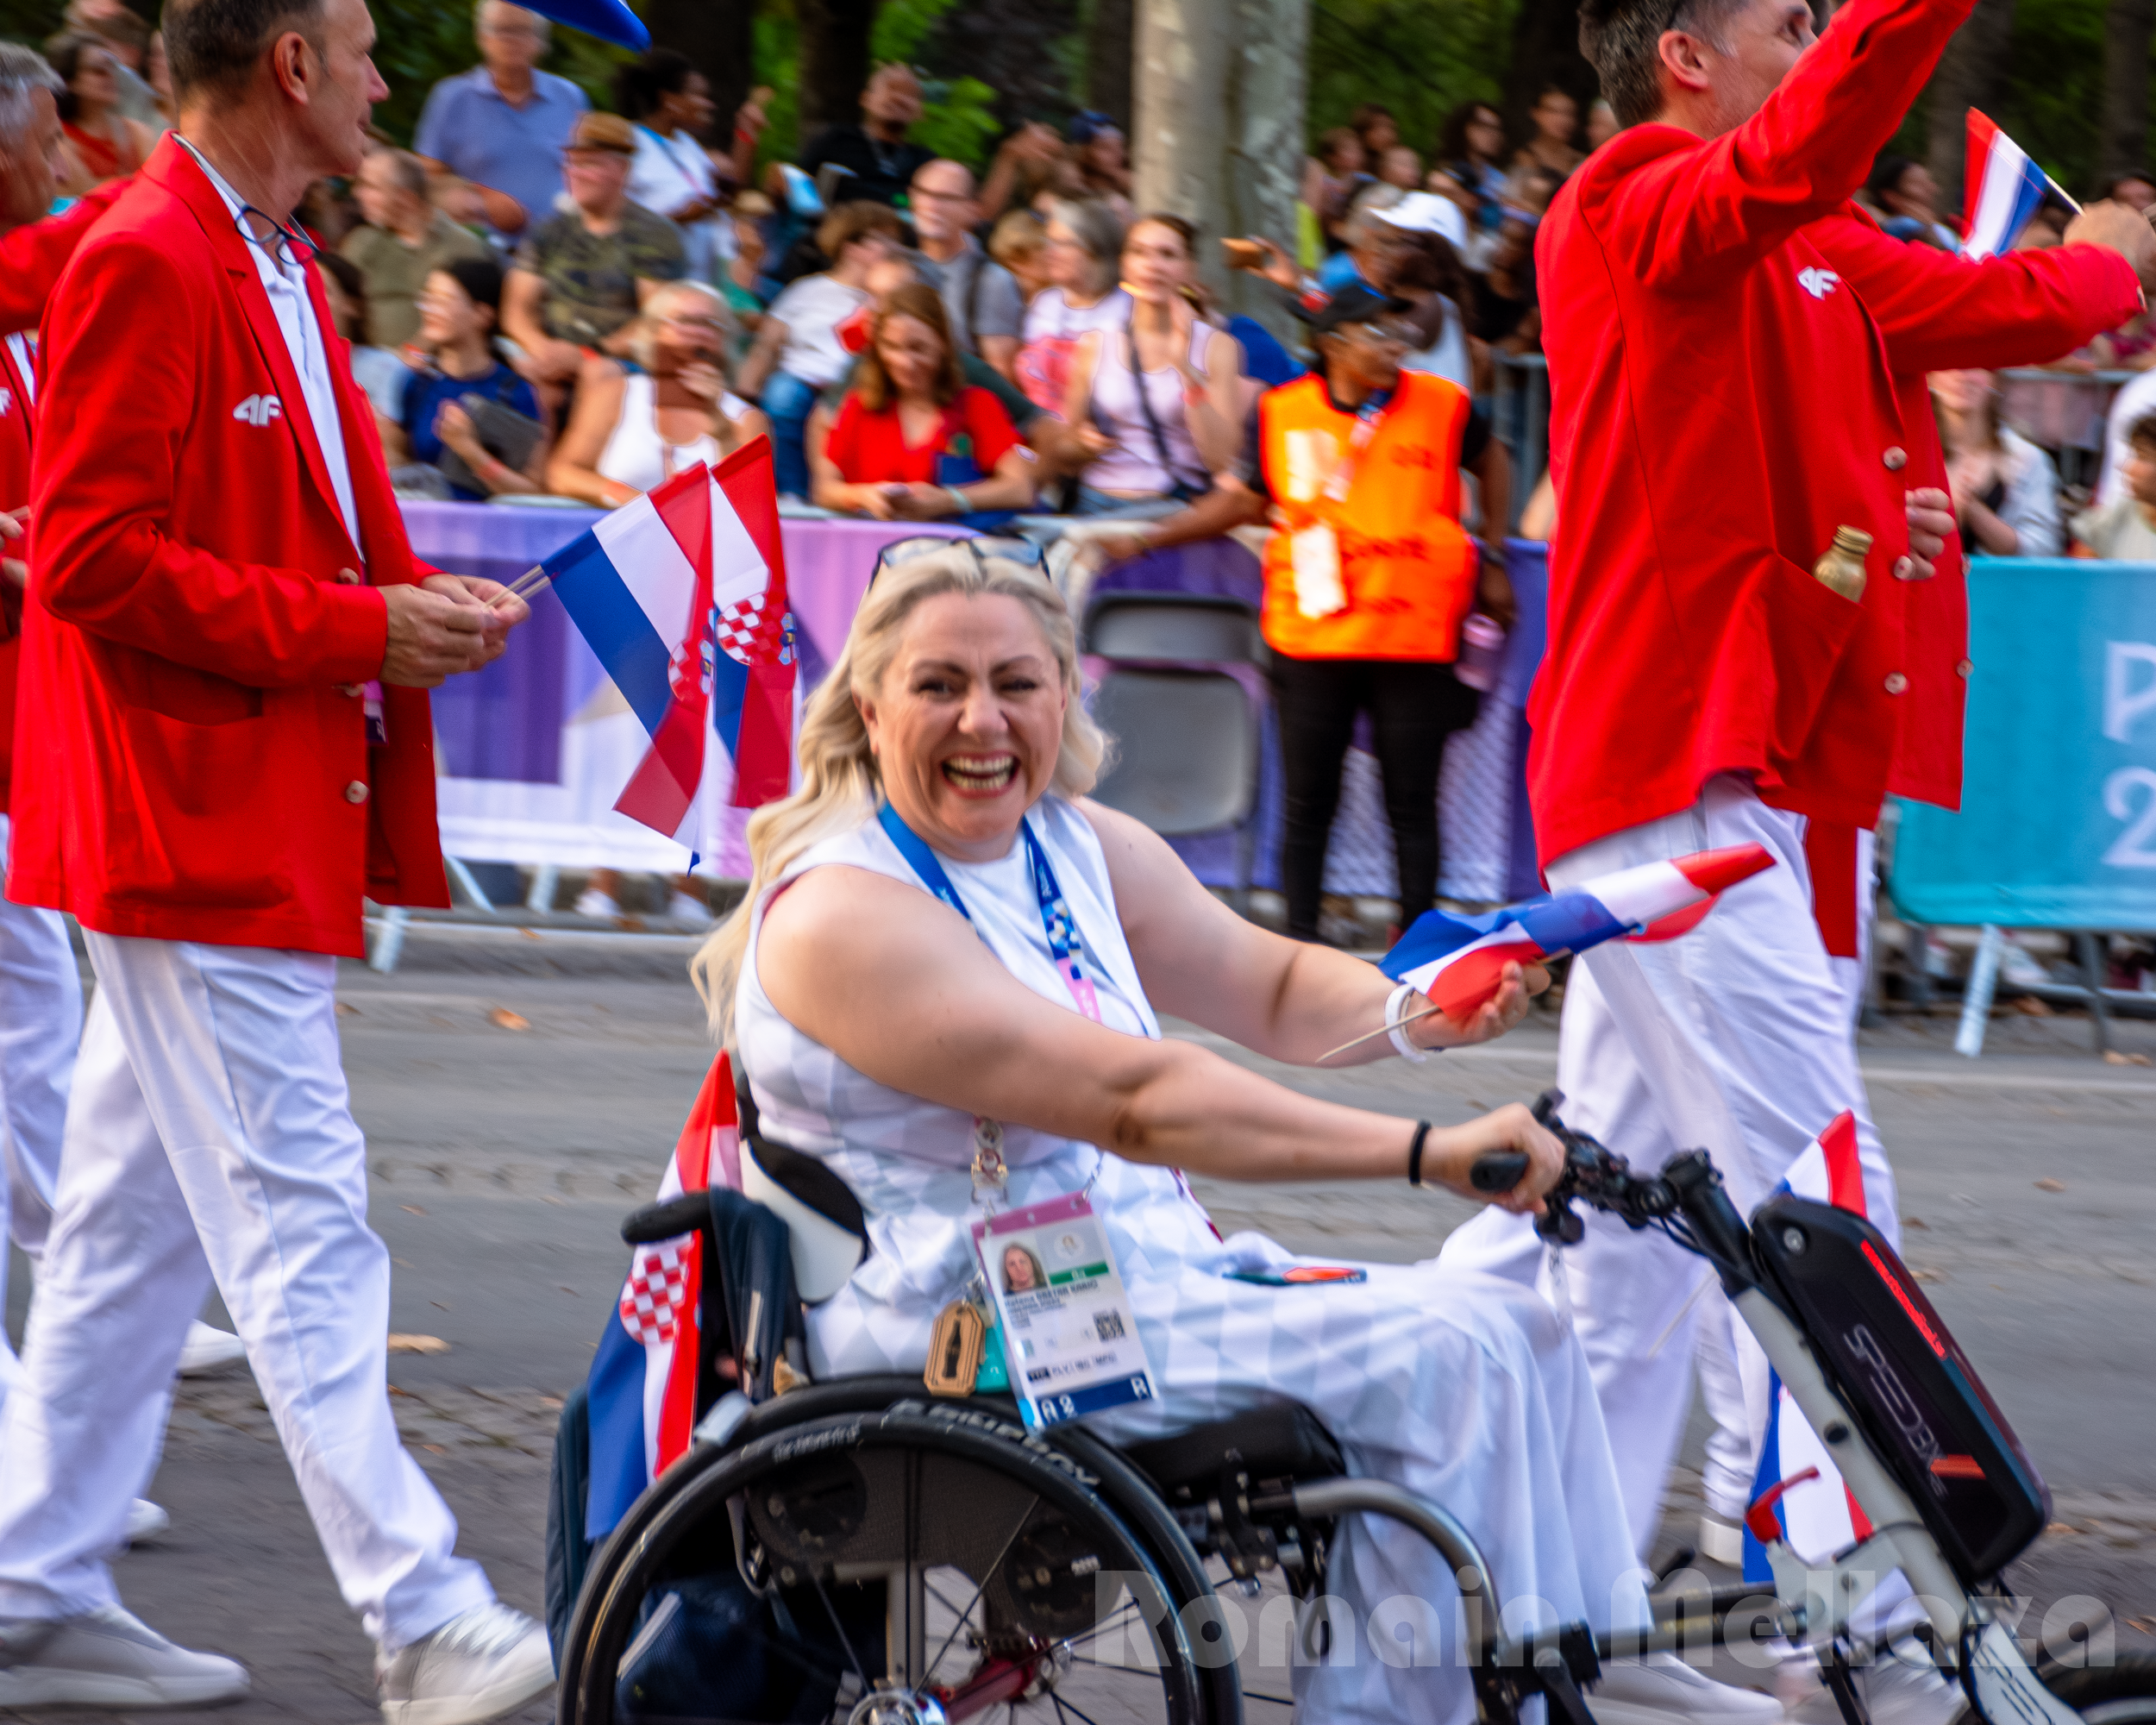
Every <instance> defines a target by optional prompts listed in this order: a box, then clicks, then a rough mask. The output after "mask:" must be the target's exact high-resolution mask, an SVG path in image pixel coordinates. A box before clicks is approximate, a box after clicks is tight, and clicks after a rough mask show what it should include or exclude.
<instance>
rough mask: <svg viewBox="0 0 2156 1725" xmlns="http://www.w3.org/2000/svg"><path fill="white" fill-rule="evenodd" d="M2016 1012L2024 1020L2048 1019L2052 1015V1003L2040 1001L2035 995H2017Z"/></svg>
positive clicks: (2015, 1000) (2015, 998)
mask: <svg viewBox="0 0 2156 1725" xmlns="http://www.w3.org/2000/svg"><path fill="white" fill-rule="evenodd" d="M2014 1010H2015V1012H2017V1013H2021V1016H2022V1017H2024V1018H2031V1019H2047V1018H2049V1017H2051V1015H2052V1010H2051V1003H2050V1002H2049V1001H2048V1000H2038V999H2037V998H2036V996H2035V995H2034V994H2016V995H2015V997H2014Z"/></svg>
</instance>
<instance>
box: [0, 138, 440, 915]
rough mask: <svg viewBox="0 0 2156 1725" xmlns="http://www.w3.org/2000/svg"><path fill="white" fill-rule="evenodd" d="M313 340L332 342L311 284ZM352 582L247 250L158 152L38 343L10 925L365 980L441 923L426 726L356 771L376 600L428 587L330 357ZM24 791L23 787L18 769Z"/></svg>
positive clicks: (380, 628) (205, 195) (374, 445)
mask: <svg viewBox="0 0 2156 1725" xmlns="http://www.w3.org/2000/svg"><path fill="white" fill-rule="evenodd" d="M308 284H309V291H310V294H311V296H312V298H313V302H314V311H315V317H316V318H317V322H318V323H320V325H321V327H322V329H323V330H324V331H325V332H328V331H331V330H334V329H335V323H333V322H332V321H331V319H330V316H329V306H328V304H326V303H325V302H324V300H323V294H322V286H321V282H320V279H319V278H318V276H317V273H316V272H315V271H313V270H312V269H310V270H309V272H308ZM329 346H330V349H331V353H332V355H333V357H332V360H331V369H332V372H333V373H334V376H335V386H336V390H337V398H338V406H339V409H340V417H341V419H342V423H343V433H344V448H345V455H346V459H347V461H348V463H349V464H350V467H351V474H352V489H353V492H354V499H355V501H356V503H357V505H358V514H359V518H360V538H361V540H362V541H363V542H364V543H363V545H362V546H361V547H360V550H363V551H364V552H365V561H364V562H362V561H361V560H360V555H359V551H358V550H355V549H354V546H353V544H352V541H351V539H350V537H349V536H348V535H347V533H346V531H345V528H344V524H343V520H342V517H341V516H340V514H339V512H338V510H337V506H336V503H335V494H334V492H332V491H331V489H330V486H329V474H328V471H327V469H326V467H324V465H323V461H322V457H321V454H320V450H319V446H318V444H317V442H316V440H315V438H314V437H313V436H311V435H309V436H304V437H303V436H301V435H300V432H301V428H302V424H303V423H304V420H305V417H306V406H305V403H304V398H303V397H302V396H301V394H300V390H299V380H298V374H297V373H295V372H294V370H293V368H292V364H291V355H290V354H289V352H288V351H287V349H286V348H285V340H284V336H282V334H281V333H280V332H279V329H278V326H277V320H276V317H275V315H274V314H273V312H272V311H271V310H270V304H269V298H268V296H267V295H266V293H265V292H263V290H262V285H261V281H260V277H259V276H258V274H257V273H256V270H255V266H254V259H253V257H252V256H251V254H250V253H249V251H248V242H246V241H245V240H243V239H242V238H241V235H240V234H239V233H238V231H237V229H235V225H234V223H233V220H232V217H231V215H230V214H229V212H228V211H227V210H226V209H225V206H224V203H223V200H222V198H219V197H218V196H217V193H216V190H215V189H214V188H213V187H212V186H211V185H210V182H209V180H208V179H207V178H206V177H205V176H204V173H203V172H202V170H201V169H200V168H199V167H198V166H197V165H196V163H195V162H194V160H193V159H192V158H191V156H189V155H188V154H187V153H186V151H185V149H184V148H183V147H181V146H180V145H179V142H178V141H176V140H174V139H172V138H170V137H167V138H166V139H165V140H163V141H161V142H160V144H159V145H158V147H157V149H156V151H155V153H154V154H153V155H152V156H151V158H150V160H149V162H148V163H147V166H144V168H143V169H142V171H141V173H139V174H137V175H136V176H135V184H134V185H132V186H130V187H129V188H128V191H126V192H125V194H123V195H122V197H121V198H119V199H118V201H117V202H116V204H114V205H113V207H112V209H111V210H110V211H109V212H108V213H107V214H106V215H105V216H104V217H103V220H101V221H100V222H98V223H97V226H96V227H95V229H93V230H92V231H91V235H90V236H89V238H88V239H86V240H85V242H83V244H82V246H81V248H80V249H79V250H78V253H77V254H76V256H75V259H74V260H73V262H72V264H71V265H70V266H69V267H68V269H67V271H66V274H65V275H64V276H63V277H62V278H61V280H60V286H59V288H58V290H57V291H56V292H54V294H53V299H52V303H51V304H50V306H49V307H48V308H47V312H46V317H45V328H44V342H43V350H44V366H45V395H44V401H45V413H44V416H43V419H42V423H41V426H40V435H39V439H38V444H37V449H36V452H35V455H34V458H33V461H32V472H33V474H34V500H35V508H36V513H35V516H34V521H35V528H34V532H33V534H32V537H31V576H30V600H31V602H30V605H29V606H28V610H27V612H26V614H25V618H24V630H23V643H22V693H21V698H20V701H19V703H18V707H17V723H18V731H19V737H18V742H17V745H16V752H17V756H18V757H19V758H20V759H22V761H23V762H24V763H25V770H24V772H23V773H22V781H23V782H22V783H20V784H18V786H17V787H16V798H15V800H16V807H15V810H14V819H15V838H14V864H13V867H12V869H10V870H9V881H8V892H9V897H10V898H13V899H14V900H16V901H17V902H19V903H23V904H34V905H47V906H53V907H54V908H57V909H64V910H68V911H72V912H73V913H74V914H75V915H76V916H77V917H78V919H80V920H81V921H82V923H83V925H85V927H88V928H92V929H96V930H98V931H101V932H103V933H107V934H115V935H135V936H143V937H147V938H154V939H160V940H201V941H209V942H213V943H216V944H225V945H236V946H278V947H293V948H298V949H301V950H308V951H315V952H331V953H340V954H344V955H348V956H352V957H356V956H358V955H359V954H360V952H361V951H362V950H363V944H362V939H361V928H360V899H361V896H362V894H365V895H367V896H370V897H373V898H374V899H376V900H379V901H381V902H384V903H388V904H430V905H445V904H447V903H448V888H447V883H446V882H445V881H444V880H443V877H442V852H441V846H440V841H439V837H438V835H437V833H436V826H435V807H434V754H433V747H432V736H431V722H430V719H429V712H428V705H427V697H426V694H425V693H424V692H423V691H421V690H415V689H395V688H392V689H388V690H385V698H386V714H385V718H386V722H387V727H388V741H387V743H385V744H383V745H381V746H379V747H376V748H373V749H370V748H369V747H368V745H367V732H366V720H365V716H364V711H363V705H362V702H361V700H360V699H359V696H358V694H357V693H356V691H355V692H354V693H344V691H343V689H342V687H340V686H341V685H350V684H357V683H360V682H363V681H366V680H367V679H368V678H370V677H373V675H374V674H376V673H377V672H379V670H380V668H381V664H382V655H383V652H384V650H385V643H386V638H387V623H386V612H385V608H384V605H383V603H382V599H381V596H380V595H379V593H375V592H373V591H372V590H371V588H370V587H369V586H367V585H364V584H361V585H345V584H342V583H341V582H340V581H339V580H338V579H337V572H338V570H339V569H340V568H355V569H360V568H363V569H364V571H365V574H366V580H367V581H368V582H371V583H372V584H373V586H387V585H389V584H391V583H393V582H410V581H412V580H417V579H418V578H419V577H420V576H422V575H423V574H426V573H427V571H426V570H425V569H424V568H423V566H420V565H417V564H416V563H415V562H414V561H413V558H412V555H411V546H410V545H409V544H408V543H406V541H405V538H404V521H403V517H402V516H401V515H400V514H399V513H398V507H397V502H396V499H394V498H393V497H392V495H391V492H390V488H389V476H388V474H387V472H386V471H385V468H384V467H383V464H382V455H381V450H380V448H379V444H378V442H377V441H376V439H375V436H374V421H373V413H372V411H370V409H369V407H368V405H367V397H366V396H365V394H363V393H362V392H360V389H359V388H358V386H356V385H354V383H353V381H352V376H351V368H350V365H349V363H348V360H347V358H346V357H345V349H344V344H343V343H342V342H338V341H335V339H331V341H330V342H329ZM33 763H34V770H32V769H31V768H32V764H33Z"/></svg>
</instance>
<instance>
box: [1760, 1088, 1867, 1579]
mask: <svg viewBox="0 0 2156 1725" xmlns="http://www.w3.org/2000/svg"><path fill="white" fill-rule="evenodd" d="M1775 1190H1776V1191H1777V1193H1783V1192H1787V1193H1790V1194H1792V1195H1795V1196H1796V1197H1799V1198H1809V1199H1812V1200H1813V1201H1815V1202H1817V1203H1821V1204H1832V1205H1833V1206H1834V1208H1836V1209H1839V1210H1849V1211H1852V1212H1854V1213H1855V1214H1858V1215H1859V1216H1861V1215H1863V1214H1865V1200H1864V1168H1863V1165H1862V1164H1861V1163H1860V1162H1859V1161H1858V1157H1857V1117H1856V1116H1855V1115H1854V1114H1852V1113H1850V1112H1849V1111H1848V1110H1847V1109H1846V1108H1845V1109H1843V1110H1842V1112H1841V1113H1839V1114H1837V1115H1835V1116H1834V1119H1833V1124H1832V1125H1830V1126H1828V1127H1827V1130H1826V1131H1825V1132H1821V1134H1820V1135H1819V1136H1818V1137H1817V1138H1814V1139H1813V1140H1812V1141H1811V1142H1810V1143H1809V1144H1808V1145H1805V1146H1804V1149H1803V1151H1802V1153H1800V1154H1799V1155H1798V1157H1797V1158H1796V1161H1795V1162H1793V1163H1791V1164H1789V1172H1788V1173H1787V1174H1786V1175H1784V1176H1783V1178H1782V1182H1781V1183H1780V1184H1779V1185H1778V1186H1777V1187H1776V1188H1775ZM1807 1468H1816V1469H1818V1470H1819V1477H1818V1478H1816V1479H1808V1480H1805V1481H1803V1482H1802V1484H1797V1485H1793V1486H1791V1487H1790V1488H1789V1490H1788V1491H1786V1492H1784V1493H1783V1496H1782V1497H1781V1500H1780V1501H1779V1502H1777V1503H1776V1504H1775V1505H1774V1506H1773V1512H1772V1513H1773V1515H1774V1518H1775V1519H1776V1520H1777V1521H1779V1522H1780V1523H1781V1524H1782V1537H1783V1539H1785V1540H1788V1541H1789V1546H1790V1549H1791V1550H1793V1551H1794V1552H1796V1554H1797V1555H1798V1556H1799V1557H1800V1558H1802V1559H1804V1561H1805V1562H1807V1563H1823V1562H1825V1561H1826V1559H1828V1558H1829V1557H1832V1556H1833V1554H1834V1553H1836V1552H1839V1551H1842V1550H1844V1549H1846V1547H1847V1546H1852V1545H1854V1544H1855V1543H1856V1542H1857V1541H1858V1540H1863V1539H1868V1538H1870V1537H1871V1522H1869V1521H1866V1520H1865V1513H1864V1511H1863V1510H1861V1509H1858V1507H1857V1500H1856V1499H1855V1498H1854V1497H1852V1496H1850V1495H1849V1488H1848V1487H1847V1486H1846V1485H1845V1484H1843V1483H1842V1477H1841V1472H1840V1470H1839V1469H1838V1468H1837V1467H1835V1465H1834V1461H1833V1457H1832V1456H1831V1455H1830V1454H1828V1452H1827V1446H1826V1445H1825V1444H1823V1443H1821V1442H1820V1440H1819V1437H1818V1434H1817V1433H1814V1431H1813V1430H1812V1427H1811V1425H1810V1423H1809V1422H1808V1421H1807V1420H1806V1419H1805V1417H1804V1415H1803V1413H1802V1410H1801V1409H1799V1408H1798V1407H1797V1405H1796V1402H1793V1401H1792V1400H1790V1398H1789V1391H1788V1390H1787V1389H1785V1388H1783V1383H1782V1377H1781V1374H1780V1373H1778V1372H1776V1373H1773V1374H1772V1375H1771V1377H1770V1378H1769V1380H1768V1392H1767V1435H1766V1441H1765V1442H1764V1444H1763V1445H1762V1446H1760V1450H1759V1471H1758V1475H1757V1476H1756V1477H1754V1479H1753V1480H1752V1501H1753V1502H1755V1503H1756V1502H1758V1500H1759V1499H1760V1498H1761V1497H1763V1496H1765V1495H1766V1493H1767V1492H1769V1491H1771V1490H1773V1489H1774V1487H1775V1486H1777V1485H1778V1484H1781V1482H1782V1481H1783V1480H1785V1479H1795V1478H1796V1477H1797V1476H1798V1475H1799V1474H1801V1473H1802V1472H1803V1471H1805V1469H1807ZM1745 1580H1746V1581H1748V1582H1763V1583H1764V1584H1766V1585H1768V1586H1770V1587H1771V1586H1772V1585H1773V1584H1774V1571H1773V1568H1772V1566H1771V1565H1770V1564H1769V1563H1768V1561H1767V1548H1766V1547H1765V1546H1764V1545H1762V1544H1760V1542H1759V1540H1758V1535H1757V1534H1753V1532H1752V1529H1751V1528H1750V1527H1745Z"/></svg>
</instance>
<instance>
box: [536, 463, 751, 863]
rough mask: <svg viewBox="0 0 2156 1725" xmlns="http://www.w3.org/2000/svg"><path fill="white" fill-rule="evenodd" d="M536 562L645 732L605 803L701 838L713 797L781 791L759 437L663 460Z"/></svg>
mask: <svg viewBox="0 0 2156 1725" xmlns="http://www.w3.org/2000/svg"><path fill="white" fill-rule="evenodd" d="M543 567H544V568H545V569H546V572H547V574H548V575H549V576H551V577H552V578H553V581H554V590H555V593H558V594H559V595H560V596H561V604H562V606H563V608H564V609H566V610H567V612H568V613H569V618H570V620H571V621H572V622H573V623H574V624H576V626H577V629H578V630H579V631H580V633H581V634H582V635H583V637H584V639H585V640H586V643H589V645H590V646H591V649H592V652H593V653H594V654H596V655H598V658H599V662H600V663H601V664H602V665H604V666H605V668H606V674H607V675H608V676H610V677H611V678H612V679H613V680H614V686H615V687H616V688H617V689H619V690H620V691H621V694H622V699H624V700H625V701H627V702H628V703H629V706H630V711H632V712H635V714H636V717H637V718H638V719H639V720H641V721H642V724H643V727H644V729H645V730H646V731H649V733H650V735H651V749H650V751H649V753H648V754H647V755H646V756H644V758H643V760H642V762H641V763H640V764H639V765H638V767H637V768H636V772H635V773H633V774H632V775H630V780H629V783H628V785H627V786H626V787H624V789H623V791H622V793H621V796H620V798H619V799H618V800H617V801H616V803H615V805H614V806H615V807H616V808H617V810H619V811H620V812H622V813H623V814H625V815H627V816H629V817H630V819H632V820H637V821H641V822H642V823H643V825H646V826H649V827H651V828H653V829H655V831H660V832H663V833H665V834H666V835H667V837H670V838H674V839H676V840H678V841H679V842H680V843H681V844H686V846H688V848H689V849H690V850H697V851H703V852H705V853H706V854H709V853H711V852H713V851H715V850H718V844H719V837H720V835H719V832H718V811H719V810H721V809H724V808H726V807H728V806H731V807H734V808H756V807H759V806H761V805H762V804H764V803H768V802H772V801H775V800H777V799H778V798H780V797H782V796H784V795H786V793H787V789H788V787H789V784H790V781H791V777H792V770H793V762H792V756H793V748H792V741H793V682H794V651H793V618H792V616H791V615H790V614H789V612H787V593H786V555H785V552H784V550H783V549H782V548H781V546H780V537H779V506H778V494H777V491H776V489H775V486H774V480H773V468H772V462H771V445H770V442H769V441H768V439H765V438H761V437H759V438H757V439H756V440H755V442H751V443H749V444H748V445H746V446H744V447H743V448H742V449H737V450H736V451H735V452H734V454H732V455H729V456H728V457H727V458H726V459H725V460H724V461H722V462H720V463H719V465H718V467H717V468H711V467H705V464H704V463H703V462H701V461H699V462H698V463H697V464H696V465H695V466H694V467H690V468H688V469H687V470H686V471H685V472H682V473H679V474H675V475H674V477H673V478H672V479H670V480H667V482H666V483H665V484H664V485H662V486H659V487H658V488H657V489H656V490H655V491H651V492H646V493H645V494H644V495H643V496H642V497H639V498H636V499H634V500H633V501H631V502H629V503H625V504H624V505H622V506H621V507H620V508H619V509H617V510H616V511H614V512H613V513H612V514H611V515H609V516H608V517H606V518H605V520H603V521H600V522H599V523H597V524H595V525H594V526H593V527H592V530H590V531H589V532H588V533H586V534H585V535H584V536H582V537H580V538H579V539H578V540H576V541H575V542H574V543H572V544H570V545H568V546H567V547H565V548H564V549H561V550H560V551H557V552H555V555H553V556H551V557H549V558H548V559H547V560H546V562H545V564H544V565H543Z"/></svg>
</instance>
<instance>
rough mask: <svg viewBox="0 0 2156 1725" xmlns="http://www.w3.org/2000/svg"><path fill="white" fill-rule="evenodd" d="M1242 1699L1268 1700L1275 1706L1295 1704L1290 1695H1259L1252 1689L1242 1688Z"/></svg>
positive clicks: (1293, 1698)
mask: <svg viewBox="0 0 2156 1725" xmlns="http://www.w3.org/2000/svg"><path fill="white" fill-rule="evenodd" d="M1243 1699H1244V1700H1245V1701H1263V1702H1269V1703H1271V1704H1272V1705H1273V1706H1275V1707H1293V1706H1294V1704H1295V1697H1294V1696H1292V1695H1261V1694H1259V1693H1258V1692H1257V1691H1256V1690H1254V1689H1246V1690H1244V1691H1243Z"/></svg>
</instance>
